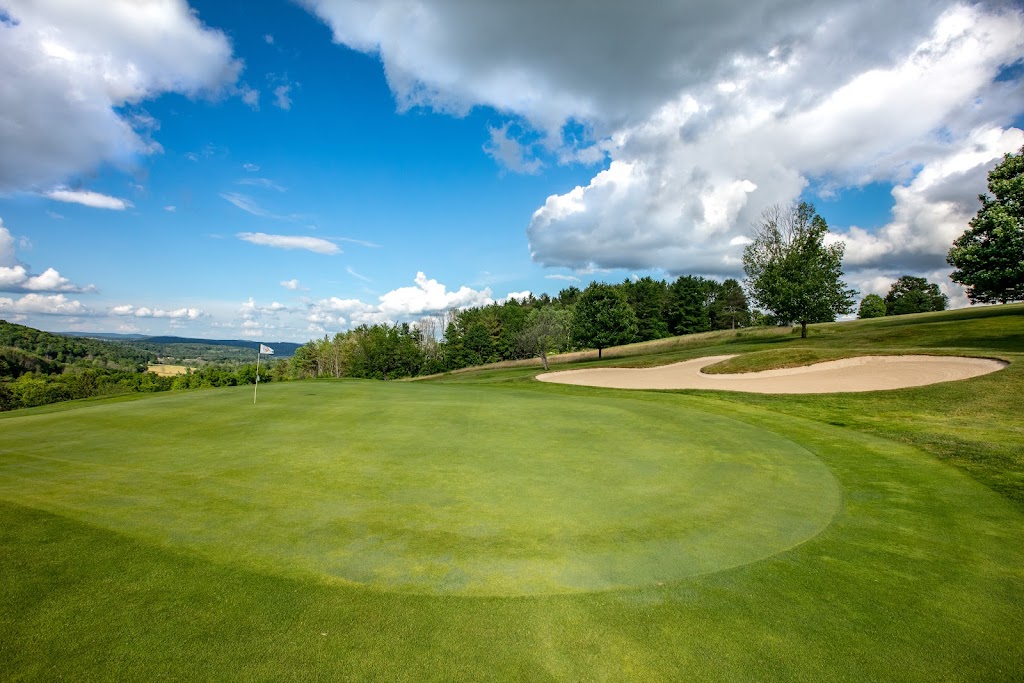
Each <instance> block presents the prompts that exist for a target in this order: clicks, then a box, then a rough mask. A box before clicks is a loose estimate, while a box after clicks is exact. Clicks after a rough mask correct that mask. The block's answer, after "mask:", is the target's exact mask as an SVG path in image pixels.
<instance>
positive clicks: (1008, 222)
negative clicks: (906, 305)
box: [946, 147, 1024, 304]
mask: <svg viewBox="0 0 1024 683" xmlns="http://www.w3.org/2000/svg"><path fill="white" fill-rule="evenodd" d="M988 191H989V192H991V193H992V196H989V195H985V194H983V195H979V196H978V199H980V200H981V208H980V209H978V214H977V215H976V216H975V217H974V218H972V219H971V222H970V224H969V225H970V227H969V228H968V229H967V231H966V232H965V233H964V234H963V235H961V236H960V237H958V238H957V239H956V241H954V242H953V247H952V248H951V249H950V250H949V254H948V255H947V256H946V261H947V262H948V263H949V265H951V266H953V267H954V268H955V269H956V270H954V271H953V272H952V273H951V274H950V276H949V277H950V279H951V280H953V282H959V283H960V284H962V285H965V286H966V287H967V296H968V298H970V300H971V303H972V304H973V303H977V302H979V301H980V302H982V303H992V302H996V301H998V302H1000V303H1004V304H1005V303H1007V302H1008V301H1020V300H1024V147H1022V148H1021V150H1020V152H1019V153H1018V154H1007V155H1006V156H1005V157H1003V161H1002V163H1000V164H999V165H998V166H996V167H995V168H994V169H992V171H991V172H990V173H989V174H988Z"/></svg>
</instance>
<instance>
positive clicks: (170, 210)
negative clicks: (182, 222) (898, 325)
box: [164, 206, 178, 213]
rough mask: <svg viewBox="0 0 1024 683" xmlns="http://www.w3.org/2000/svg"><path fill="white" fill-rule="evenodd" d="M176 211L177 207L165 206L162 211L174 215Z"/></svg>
mask: <svg viewBox="0 0 1024 683" xmlns="http://www.w3.org/2000/svg"><path fill="white" fill-rule="evenodd" d="M177 210H178V207H176V206H165V207H164V211H166V212H167V213H174V212H175V211H177Z"/></svg>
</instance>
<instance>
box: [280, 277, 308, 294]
mask: <svg viewBox="0 0 1024 683" xmlns="http://www.w3.org/2000/svg"><path fill="white" fill-rule="evenodd" d="M281 286H282V287H284V288H285V289H290V290H292V291H293V292H295V291H298V290H305V287H303V286H302V285H301V284H300V283H299V280H298V278H292V279H291V280H281Z"/></svg>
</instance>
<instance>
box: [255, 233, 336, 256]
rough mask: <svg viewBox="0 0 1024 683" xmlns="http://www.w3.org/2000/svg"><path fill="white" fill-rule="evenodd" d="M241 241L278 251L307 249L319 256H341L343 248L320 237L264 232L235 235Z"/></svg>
mask: <svg viewBox="0 0 1024 683" xmlns="http://www.w3.org/2000/svg"><path fill="white" fill-rule="evenodd" d="M235 237H237V238H238V239H240V240H243V241H245V242H251V243H253V244H261V245H263V246H265V247H274V248H276V249H305V250H306V251H312V252H315V253H317V254H340V253H341V248H340V247H338V245H337V244H335V243H334V242H330V241H328V240H325V239H321V238H319V237H303V236H300V235H268V234H266V233H263V232H240V233H237V234H236V235H235Z"/></svg>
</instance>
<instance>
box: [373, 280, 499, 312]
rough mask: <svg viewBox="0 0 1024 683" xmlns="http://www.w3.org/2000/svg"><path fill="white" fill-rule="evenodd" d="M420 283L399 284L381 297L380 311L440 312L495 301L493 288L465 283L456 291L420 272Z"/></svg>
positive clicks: (483, 304) (418, 281)
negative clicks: (476, 288)
mask: <svg viewBox="0 0 1024 683" xmlns="http://www.w3.org/2000/svg"><path fill="white" fill-rule="evenodd" d="M415 282H416V285H415V286H413V287H399V288H398V289H394V290H392V291H390V292H388V293H387V294H384V295H383V296H381V297H380V311H381V312H382V313H384V314H386V315H388V316H393V317H394V318H400V317H407V316H413V315H422V314H424V313H436V312H439V311H443V310H445V309H448V308H460V309H461V308H469V307H471V306H486V305H488V304H492V303H494V299H492V298H491V296H492V295H491V288H490V287H487V288H485V289H483V290H482V291H477V290H475V289H471V288H469V287H466V286H465V285H463V286H462V287H460V288H459V289H458V290H457V291H455V292H449V291H448V289H447V288H446V287H445V286H444V285H443V284H441V283H440V282H438V281H437V280H431V279H428V278H427V276H426V275H424V274H423V273H422V272H420V273H416V280H415Z"/></svg>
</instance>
